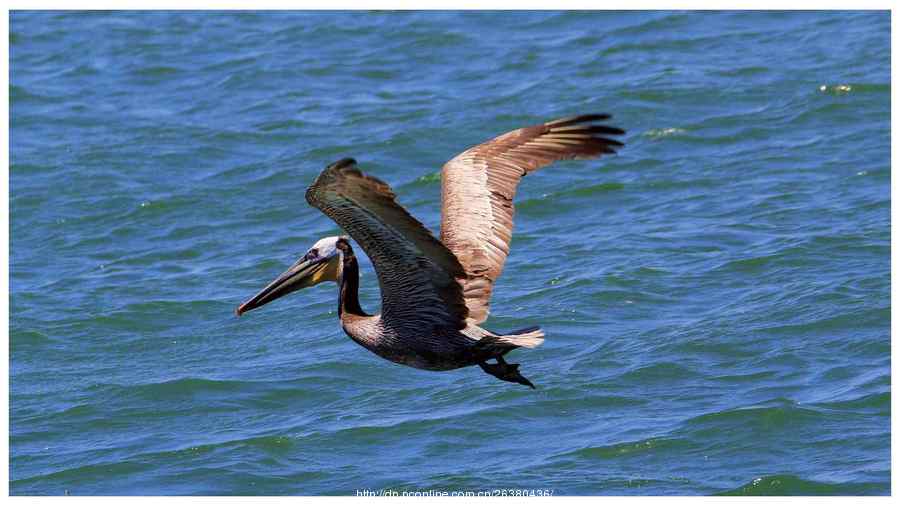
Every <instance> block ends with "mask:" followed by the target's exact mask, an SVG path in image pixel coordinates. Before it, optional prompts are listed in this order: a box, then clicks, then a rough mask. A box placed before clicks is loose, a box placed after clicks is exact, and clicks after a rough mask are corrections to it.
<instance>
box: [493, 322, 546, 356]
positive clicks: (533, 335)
mask: <svg viewBox="0 0 900 506" xmlns="http://www.w3.org/2000/svg"><path fill="white" fill-rule="evenodd" d="M543 342H544V331H543V330H541V328H540V327H528V328H526V329H521V330H517V331H515V332H513V333H512V334H504V335H489V336H484V337H483V338H481V342H480V343H479V344H480V345H481V346H484V347H486V348H505V349H506V351H508V350H511V349H513V348H519V347H522V348H536V347H538V346H540V345H541V343H543Z"/></svg>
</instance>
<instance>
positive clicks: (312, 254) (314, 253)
mask: <svg viewBox="0 0 900 506" xmlns="http://www.w3.org/2000/svg"><path fill="white" fill-rule="evenodd" d="M317 258H319V250H318V249H316V248H313V249H311V250H309V251H307V252H306V259H307V260H315V259H317Z"/></svg>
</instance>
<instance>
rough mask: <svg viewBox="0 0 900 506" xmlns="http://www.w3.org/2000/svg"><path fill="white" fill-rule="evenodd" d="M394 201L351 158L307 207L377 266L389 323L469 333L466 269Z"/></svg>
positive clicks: (320, 182)
mask: <svg viewBox="0 0 900 506" xmlns="http://www.w3.org/2000/svg"><path fill="white" fill-rule="evenodd" d="M394 199H395V195H394V192H393V191H391V188H390V186H388V185H387V184H386V183H384V182H382V181H380V180H378V179H376V178H374V177H371V176H367V175H365V174H363V173H362V172H360V171H359V169H357V168H356V161H355V160H353V159H351V158H345V159H343V160H341V161H339V162H336V163H334V164H332V165H330V166H328V167H327V168H326V169H325V170H324V171H322V173H321V174H320V175H319V177H318V178H317V179H316V181H315V182H314V183H313V184H312V186H310V187H309V189H308V190H306V200H307V202H309V203H310V205H312V206H314V207H317V208H318V209H319V210H321V211H322V212H323V213H325V214H326V215H327V216H328V217H329V218H331V219H332V220H334V221H335V222H337V224H338V225H340V226H341V228H343V229H344V230H346V231H347V233H348V234H350V237H352V238H353V239H354V240H355V241H356V242H357V243H359V245H360V246H361V247H362V249H363V250H364V251H365V252H366V255H368V256H369V259H370V260H372V264H373V265H374V266H375V272H376V273H377V274H378V284H379V285H380V287H381V312H382V318H383V319H384V321H390V320H392V319H394V318H397V319H396V320H394V321H404V320H405V321H412V322H420V323H421V324H422V325H423V326H424V325H428V324H431V325H435V326H450V327H453V328H455V329H461V328H463V327H465V325H466V316H467V310H466V304H465V300H464V299H463V295H462V287H461V286H460V284H459V282H458V281H457V278H459V279H462V278H465V271H464V270H463V267H462V266H461V265H460V263H459V261H458V260H457V259H456V257H455V256H454V255H453V253H451V252H450V251H449V250H448V249H447V248H446V247H445V246H444V245H443V244H441V242H440V241H438V240H437V239H436V238H435V237H434V236H433V235H431V232H429V231H428V229H427V228H425V226H424V225H422V224H421V223H420V222H419V221H418V220H416V219H415V218H413V217H412V216H411V215H410V214H409V213H408V212H407V211H406V210H405V209H404V208H403V207H401V206H400V205H399V204H398V203H397V202H396V200H394ZM428 330H429V329H427V328H423V329H422V331H423V334H427V332H428Z"/></svg>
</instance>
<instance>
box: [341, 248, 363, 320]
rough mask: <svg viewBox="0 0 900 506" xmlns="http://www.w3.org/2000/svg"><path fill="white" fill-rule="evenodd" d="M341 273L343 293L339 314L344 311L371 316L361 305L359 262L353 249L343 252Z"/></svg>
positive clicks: (342, 313)
mask: <svg viewBox="0 0 900 506" xmlns="http://www.w3.org/2000/svg"><path fill="white" fill-rule="evenodd" d="M343 257H344V258H343V260H342V261H343V263H344V266H343V269H342V274H341V295H340V299H339V300H338V316H339V317H342V316H344V313H347V314H351V315H356V316H369V315H368V314H366V313H365V312H363V310H362V308H361V307H359V264H358V263H357V262H356V256H355V255H354V254H353V252H352V251H350V252H344V254H343Z"/></svg>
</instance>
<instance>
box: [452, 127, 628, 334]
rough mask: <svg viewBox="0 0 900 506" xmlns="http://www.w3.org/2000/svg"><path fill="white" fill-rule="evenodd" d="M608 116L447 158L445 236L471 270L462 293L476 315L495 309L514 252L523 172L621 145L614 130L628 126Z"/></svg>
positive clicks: (524, 133) (516, 135) (536, 130)
mask: <svg viewBox="0 0 900 506" xmlns="http://www.w3.org/2000/svg"><path fill="white" fill-rule="evenodd" d="M609 118H610V116H609V115H608V114H588V115H583V116H575V117H571V118H564V119H558V120H556V121H550V122H548V123H544V124H541V125H535V126H532V127H527V128H520V129H518V130H513V131H512V132H509V133H506V134H503V135H501V136H500V137H497V138H495V139H493V140H491V141H488V142H485V143H484V144H479V145H478V146H475V147H473V148H470V149H468V150H466V151H464V152H463V153H461V154H459V155H457V156H456V157H455V158H453V159H452V160H450V161H449V162H447V163H446V164H445V165H444V169H443V172H442V174H441V192H442V198H443V206H442V207H443V210H442V214H441V241H442V242H443V243H444V244H445V245H446V246H447V248H449V249H450V251H452V252H453V253H454V254H455V255H456V257H457V258H458V259H459V261H460V263H462V265H463V267H464V268H465V270H466V274H467V279H466V280H465V281H464V282H463V288H464V292H463V293H464V296H465V299H466V305H467V306H468V308H469V318H470V319H471V320H472V321H474V322H475V323H481V322H483V321H484V320H485V319H487V317H488V313H489V312H490V310H489V306H490V300H491V290H493V287H494V281H495V280H496V279H497V278H498V277H499V276H500V273H501V272H502V271H503V264H504V262H506V256H507V255H508V254H509V242H510V239H511V237H512V229H513V213H514V208H513V197H515V195H516V187H517V186H518V185H519V180H520V179H522V177H523V176H525V175H526V174H528V173H530V172H533V171H535V170H537V169H540V168H541V167H544V166H546V165H549V164H550V163H553V162H555V161H557V160H566V159H573V158H593V157H596V156H600V155H602V154H605V153H615V148H617V147H619V146H622V143H621V142H619V141H616V140H613V139H610V138H609V137H607V136H610V135H622V134H624V133H625V132H624V131H623V130H621V129H618V128H614V127H609V126H605V125H597V124H594V123H595V122H598V121H603V120H607V119H609Z"/></svg>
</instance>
